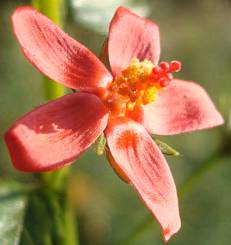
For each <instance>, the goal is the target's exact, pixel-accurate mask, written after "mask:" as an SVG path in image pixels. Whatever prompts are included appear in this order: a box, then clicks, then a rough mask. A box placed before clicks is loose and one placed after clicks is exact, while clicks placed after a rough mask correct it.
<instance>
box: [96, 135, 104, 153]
mask: <svg viewBox="0 0 231 245" xmlns="http://www.w3.org/2000/svg"><path fill="white" fill-rule="evenodd" d="M106 143H107V140H106V138H105V136H104V134H101V135H100V136H99V137H98V138H97V140H96V142H95V152H96V154H97V155H98V156H101V155H103V154H104V152H105V147H106Z"/></svg>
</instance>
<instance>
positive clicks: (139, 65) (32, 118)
mask: <svg viewBox="0 0 231 245" xmlns="http://www.w3.org/2000/svg"><path fill="white" fill-rule="evenodd" d="M12 21H13V27H14V32H15V35H16V37H17V39H18V41H19V43H20V45H21V48H22V51H23V53H24V54H25V56H26V58H27V59H28V60H29V61H30V62H31V63H32V64H33V65H34V66H35V67H36V68H37V69H39V71H41V72H42V73H43V74H45V75H47V76H48V77H50V78H51V79H53V80H55V81H57V82H59V83H61V84H63V85H64V86H66V87H68V88H71V89H74V90H76V92H75V93H72V94H68V95H65V96H63V97H61V98H58V99H56V100H54V101H51V102H49V103H47V104H45V105H42V106H40V107H38V108H36V109H34V110H33V111H31V112H29V113H28V114H26V115H25V116H24V117H22V118H20V119H19V120H17V121H16V122H15V123H14V125H13V126H12V127H11V128H10V129H9V130H8V131H7V133H6V135H5V141H6V144H7V146H8V149H9V153H10V157H11V160H12V162H13V164H14V166H15V168H17V169H19V170H22V171H26V172H39V171H51V170H56V169H58V168H61V167H63V166H65V165H68V164H70V163H72V162H73V161H74V160H76V159H77V158H78V157H79V156H80V155H81V154H82V153H83V152H84V151H85V150H86V149H87V148H88V147H89V146H90V145H91V144H92V143H94V142H95V141H96V139H97V138H98V137H99V136H100V135H102V134H104V135H105V137H106V140H107V141H106V142H107V149H108V150H107V156H108V159H109V161H110V163H111V165H112V166H113V168H114V169H115V171H116V172H117V173H118V174H119V175H120V176H121V177H122V178H123V179H125V180H126V181H127V182H129V183H130V184H131V185H132V186H134V188H135V190H136V191H137V192H138V194H139V196H140V197H141V199H142V200H143V202H144V203H145V205H146V206H147V207H148V209H149V210H150V211H151V213H152V214H153V215H154V217H155V218H156V219H157V221H158V222H159V224H160V226H161V227H162V230H163V235H164V239H165V241H167V240H168V239H169V238H170V237H171V236H172V235H173V234H174V233H176V232H177V231H178V230H179V228H180V223H181V222H180V216H179V209H178V199H177V192H176V187H175V184H174V180H173V177H172V175H171V172H170V169H169V167H168V164H167V162H166V160H165V158H164V156H163V155H162V153H161V151H160V149H159V148H158V146H157V145H156V143H155V141H153V139H152V137H151V136H150V134H156V135H174V134H178V133H184V132H189V131H193V130H199V129H204V128H210V127H214V126H217V125H220V124H222V123H223V119H222V117H221V115H220V114H219V112H218V111H217V110H216V108H215V106H214V105H213V103H212V101H211V100H210V98H209V96H208V95H207V93H206V92H205V91H204V89H203V88H202V87H200V86H199V85H197V84H195V83H194V82H189V81H183V80H179V79H173V77H172V73H173V72H177V71H179V70H180V62H178V61H172V62H170V63H168V62H161V63H160V64H159V65H158V61H159V56H160V36H159V28H158V26H157V25H156V24H155V23H154V22H152V21H150V20H147V19H144V18H142V17H139V16H137V15H136V14H134V13H132V12H130V11H129V10H128V9H125V8H123V7H120V8H118V9H117V11H116V13H115V15H114V17H113V19H112V21H111V24H110V28H109V34H108V38H107V41H106V42H105V45H104V54H105V55H106V57H107V58H108V61H109V64H110V69H107V68H106V66H105V65H104V64H103V63H102V62H101V61H100V59H98V58H97V57H96V56H95V55H94V54H93V53H92V52H91V51H89V50H88V49H87V48H86V47H84V46H83V45H82V44H80V43H79V42H77V41H75V40H74V39H72V38H71V37H70V36H68V35H67V34H66V33H64V32H63V31H62V30H61V29H60V28H59V27H58V26H56V25H55V24H54V23H52V22H51V21H50V20H49V19H48V18H47V17H45V16H44V15H42V14H41V13H39V12H37V11H36V10H35V9H33V8H31V7H19V8H17V9H16V11H15V12H14V14H13V16H12Z"/></svg>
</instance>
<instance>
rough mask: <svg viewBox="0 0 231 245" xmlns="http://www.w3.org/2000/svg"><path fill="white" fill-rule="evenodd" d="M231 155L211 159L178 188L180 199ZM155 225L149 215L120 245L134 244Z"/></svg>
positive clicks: (220, 154) (218, 155)
mask: <svg viewBox="0 0 231 245" xmlns="http://www.w3.org/2000/svg"><path fill="white" fill-rule="evenodd" d="M230 158H231V154H230V153H226V154H223V152H221V153H219V154H217V155H215V156H212V157H210V158H209V159H208V160H207V161H205V162H204V163H203V164H201V165H200V166H199V167H198V168H197V169H196V170H194V172H193V173H192V174H191V175H190V176H189V177H188V178H187V179H186V180H185V182H183V184H182V185H181V186H180V187H179V188H178V195H179V198H180V199H182V198H184V197H185V196H186V194H188V193H190V190H191V188H192V187H193V185H194V184H196V183H197V182H198V181H199V180H200V179H201V178H202V177H203V176H204V175H206V174H207V173H208V172H209V171H211V169H213V168H214V167H215V166H217V165H218V164H219V163H220V162H221V161H224V160H226V159H230ZM152 224H153V218H152V217H151V216H150V215H148V216H147V217H145V218H144V219H143V220H142V221H141V223H139V224H138V225H137V226H136V227H135V229H134V230H133V231H132V232H131V233H130V234H129V236H128V237H127V238H126V239H124V240H122V241H121V242H120V243H119V244H120V245H125V244H126V245H129V244H133V243H134V241H135V239H136V238H137V237H139V236H140V235H141V234H142V233H143V232H145V231H146V230H147V229H148V228H149V227H150V226H151V225H152Z"/></svg>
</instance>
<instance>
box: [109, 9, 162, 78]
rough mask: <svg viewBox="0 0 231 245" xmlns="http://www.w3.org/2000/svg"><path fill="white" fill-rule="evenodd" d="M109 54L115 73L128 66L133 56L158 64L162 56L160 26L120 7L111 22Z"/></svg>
mask: <svg viewBox="0 0 231 245" xmlns="http://www.w3.org/2000/svg"><path fill="white" fill-rule="evenodd" d="M108 55H109V61H110V64H111V69H112V72H113V74H114V75H118V74H119V73H120V71H121V70H122V69H124V68H126V67H127V66H128V65H129V64H130V62H131V59H132V58H138V59H139V60H144V59H148V60H151V61H152V62H153V63H154V64H157V63H158V61H159V57H160V34H159V28H158V26H157V25H156V24H155V23H154V22H152V21H150V20H147V19H144V18H142V17H140V16H137V15H136V14H134V13H132V12H131V11H129V10H128V9H126V8H123V7H119V8H118V9H117V11H116V13H115V16H114V17H113V19H112V21H111V24H110V29H109V39H108Z"/></svg>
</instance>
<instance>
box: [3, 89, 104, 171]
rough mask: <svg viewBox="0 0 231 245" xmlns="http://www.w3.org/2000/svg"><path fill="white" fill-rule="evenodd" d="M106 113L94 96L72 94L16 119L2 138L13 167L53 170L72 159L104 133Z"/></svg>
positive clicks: (26, 169)
mask: <svg viewBox="0 0 231 245" xmlns="http://www.w3.org/2000/svg"><path fill="white" fill-rule="evenodd" d="M107 120H108V114H107V110H106V109H105V107H104V105H103V104H102V102H101V101H100V100H99V99H98V97H96V96H95V95H91V94H87V93H73V94H69V95H66V96H63V97H62V98H60V99H57V100H54V101H51V102H50V103H48V104H45V105H43V106H41V107H38V108H36V109H35V110H33V111H32V112H30V113H28V114H27V115H25V116H24V117H22V118H21V119H19V120H18V121H17V122H16V123H15V124H14V125H13V126H12V127H11V128H10V129H9V130H8V131H7V133H6V135H5V141H6V144H7V146H8V149H9V152H10V156H11V160H12V162H13V164H14V166H15V168H17V169H19V170H22V171H26V172H39V171H47V170H55V169H57V168H60V167H63V166H64V165H67V164H69V163H70V162H72V161H73V160H75V159H76V158H77V157H78V156H79V155H80V154H81V153H82V152H83V151H84V150H86V149H87V148H88V147H89V146H90V145H91V144H92V143H93V142H94V141H95V140H96V138H97V137H98V136H99V135H100V134H101V133H102V132H103V130H104V129H105V127H106V125H107Z"/></svg>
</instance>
